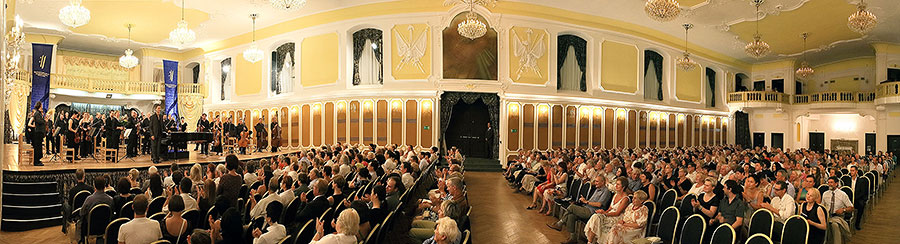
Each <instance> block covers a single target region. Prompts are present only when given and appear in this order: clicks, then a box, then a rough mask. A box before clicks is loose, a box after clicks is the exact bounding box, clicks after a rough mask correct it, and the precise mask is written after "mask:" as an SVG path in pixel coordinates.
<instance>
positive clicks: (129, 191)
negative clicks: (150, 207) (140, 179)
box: [128, 187, 144, 195]
mask: <svg viewBox="0 0 900 244" xmlns="http://www.w3.org/2000/svg"><path fill="white" fill-rule="evenodd" d="M128 193H131V194H132V195H137V194H143V193H144V191H141V188H138V187H132V188H131V190H128Z"/></svg>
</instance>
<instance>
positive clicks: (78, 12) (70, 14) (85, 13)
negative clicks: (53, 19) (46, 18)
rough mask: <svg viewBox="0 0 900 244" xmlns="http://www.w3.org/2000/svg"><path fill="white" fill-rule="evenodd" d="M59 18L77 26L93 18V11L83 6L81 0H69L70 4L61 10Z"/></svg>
mask: <svg viewBox="0 0 900 244" xmlns="http://www.w3.org/2000/svg"><path fill="white" fill-rule="evenodd" d="M59 20H60V21H62V22H63V24H66V25H68V26H71V27H72V28H76V27H79V26H82V25H85V24H87V23H88V21H90V20H91V11H90V10H88V9H87V8H85V7H84V6H81V0H69V5H68V6H65V7H63V8H62V9H60V10H59Z"/></svg>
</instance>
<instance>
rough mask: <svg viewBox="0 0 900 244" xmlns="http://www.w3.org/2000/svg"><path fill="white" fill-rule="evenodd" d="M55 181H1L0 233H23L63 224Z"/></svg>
mask: <svg viewBox="0 0 900 244" xmlns="http://www.w3.org/2000/svg"><path fill="white" fill-rule="evenodd" d="M56 184H57V183H56V182H14V181H4V182H3V193H2V194H3V206H2V208H3V218H2V219H0V221H2V224H0V226H2V231H26V230H33V229H39V228H44V227H50V226H58V225H61V224H62V215H61V210H62V204H61V201H60V195H59V191H58V188H57V185H56Z"/></svg>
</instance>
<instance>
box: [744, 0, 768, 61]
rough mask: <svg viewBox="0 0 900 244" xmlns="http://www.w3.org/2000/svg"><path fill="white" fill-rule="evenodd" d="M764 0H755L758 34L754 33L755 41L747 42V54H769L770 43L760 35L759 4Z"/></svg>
mask: <svg viewBox="0 0 900 244" xmlns="http://www.w3.org/2000/svg"><path fill="white" fill-rule="evenodd" d="M763 2H764V0H753V3H754V5H756V34H755V35H753V41H752V42H750V43H747V46H745V47H744V52H746V53H747V55H750V56H751V57H754V58H762V57H765V56H766V55H769V51H771V50H770V49H769V44H768V43H766V42H765V41H763V40H762V36H761V35H759V21H760V19H759V15H760V13H759V5H762V3H763Z"/></svg>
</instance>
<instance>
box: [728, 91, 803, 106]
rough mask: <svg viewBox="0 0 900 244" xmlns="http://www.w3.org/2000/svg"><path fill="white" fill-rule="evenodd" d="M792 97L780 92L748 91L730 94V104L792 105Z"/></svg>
mask: <svg viewBox="0 0 900 244" xmlns="http://www.w3.org/2000/svg"><path fill="white" fill-rule="evenodd" d="M789 98H790V95H788V94H784V93H780V92H770V91H748V92H732V93H728V102H729V103H740V102H771V103H785V104H787V103H790V99H789Z"/></svg>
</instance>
